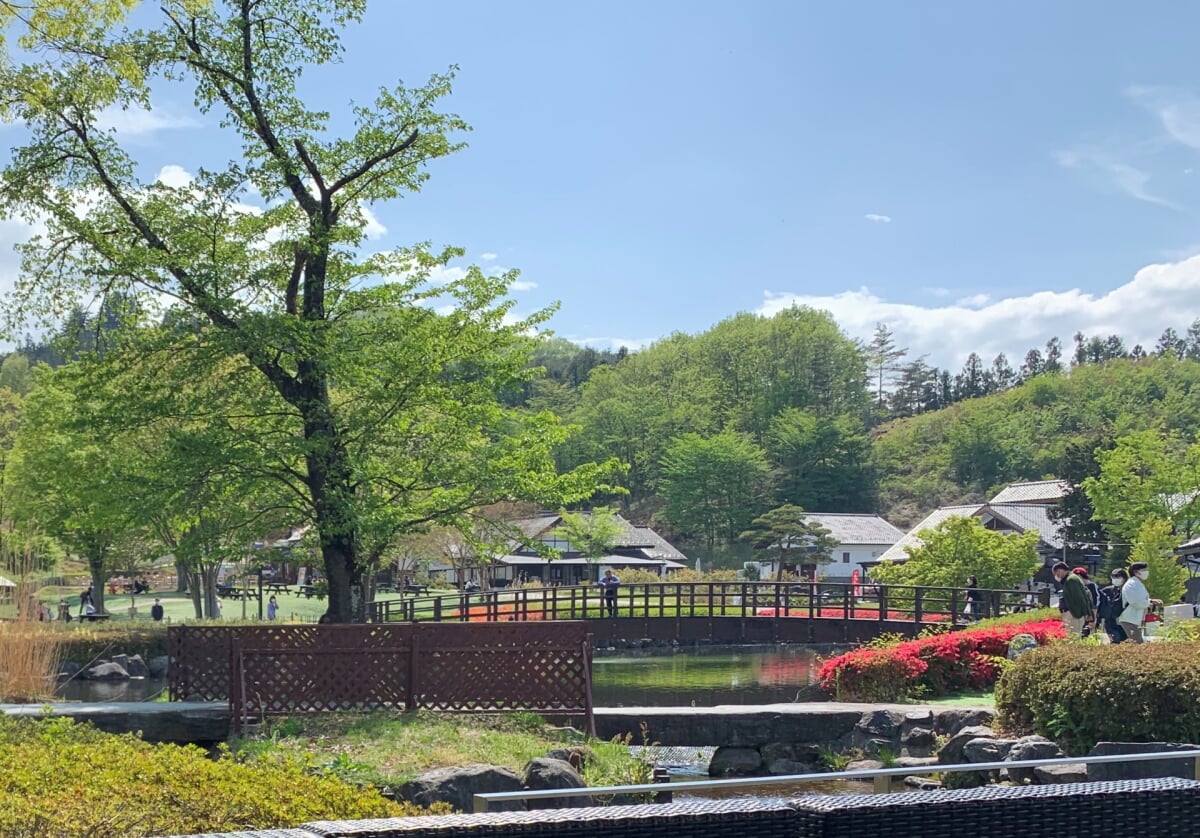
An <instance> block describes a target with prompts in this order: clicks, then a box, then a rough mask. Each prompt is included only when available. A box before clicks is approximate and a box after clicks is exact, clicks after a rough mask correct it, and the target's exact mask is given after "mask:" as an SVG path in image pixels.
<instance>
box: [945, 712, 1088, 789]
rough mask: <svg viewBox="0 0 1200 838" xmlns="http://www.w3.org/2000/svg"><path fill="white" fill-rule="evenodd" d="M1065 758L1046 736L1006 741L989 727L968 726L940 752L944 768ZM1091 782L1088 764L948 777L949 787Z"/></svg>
mask: <svg viewBox="0 0 1200 838" xmlns="http://www.w3.org/2000/svg"><path fill="white" fill-rule="evenodd" d="M1063 756H1065V754H1063V752H1062V749H1061V748H1059V747H1058V745H1056V744H1054V743H1053V742H1051V741H1050V740H1049V739H1046V738H1045V737H1042V736H1022V737H1021V738H1019V739H1004V738H1002V737H999V736H996V735H995V733H993V732H992V729H991V728H990V727H987V726H986V725H973V726H970V727H964V728H962V729H961V730H959V731H958V732H957V733H956V734H954V735H953V736H952V737H950V739H949V740H948V741H947V742H946V744H945V745H943V746H942V747H941V748H940V749H939V750H938V753H937V761H938V764H940V765H961V764H964V763H966V764H974V763H979V764H983V763H989V762H990V763H996V762H1021V761H1024V760H1034V759H1059V758H1061V757H1063ZM1086 780H1087V765H1086V764H1084V763H1082V762H1080V763H1073V764H1070V765H1051V766H1037V767H1036V768H1028V767H1020V766H1018V767H1014V768H1000V769H995V768H992V769H986V770H981V771H968V772H961V773H957V774H949V775H947V785H949V786H952V787H956V788H969V787H974V786H984V785H987V784H988V783H989V782H996V781H1009V782H1012V783H1014V784H1016V785H1028V784H1031V783H1041V784H1052V783H1079V782H1084V781H1086Z"/></svg>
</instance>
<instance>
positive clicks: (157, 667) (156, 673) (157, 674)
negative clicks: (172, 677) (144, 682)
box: [146, 655, 171, 678]
mask: <svg viewBox="0 0 1200 838" xmlns="http://www.w3.org/2000/svg"><path fill="white" fill-rule="evenodd" d="M170 664H171V659H170V658H169V657H168V656H166V655H155V656H154V657H152V658H150V660H149V661H147V662H146V668H147V669H149V670H150V677H151V678H165V677H167V667H168V666H170Z"/></svg>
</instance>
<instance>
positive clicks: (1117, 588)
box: [1096, 567, 1129, 643]
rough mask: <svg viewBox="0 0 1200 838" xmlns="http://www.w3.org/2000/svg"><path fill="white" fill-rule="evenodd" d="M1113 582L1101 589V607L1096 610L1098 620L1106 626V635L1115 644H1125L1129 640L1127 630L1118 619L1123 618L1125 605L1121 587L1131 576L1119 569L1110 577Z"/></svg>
mask: <svg viewBox="0 0 1200 838" xmlns="http://www.w3.org/2000/svg"><path fill="white" fill-rule="evenodd" d="M1108 578H1109V580H1110V581H1111V582H1112V584H1111V585H1109V586H1108V587H1106V588H1101V589H1100V607H1099V608H1097V609H1096V618H1097V619H1098V620H1100V621H1101V623H1102V624H1103V625H1104V633H1105V634H1107V635H1108V639H1109V640H1110V641H1111V642H1113V643H1124V642H1125V641H1126V640H1128V639H1129V636H1128V635H1127V634H1125V629H1123V628H1121V624H1120V623H1119V622H1118V621H1117V618H1118V617H1120V616H1121V611H1122V609H1124V607H1125V606H1124V605H1123V604H1122V603H1121V586H1123V585H1124V584H1125V583H1126V582H1127V581H1128V580H1129V574H1128V573H1126V572H1125V569H1124V568H1121V567H1118V568H1117V569H1116V570H1114V571H1113V572H1112V573H1110V574H1109V576H1108Z"/></svg>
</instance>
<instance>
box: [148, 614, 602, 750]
mask: <svg viewBox="0 0 1200 838" xmlns="http://www.w3.org/2000/svg"><path fill="white" fill-rule="evenodd" d="M167 645H168V650H169V653H170V655H171V665H170V668H169V670H168V682H169V683H168V688H169V692H170V696H171V699H172V700H175V701H178V700H180V699H184V698H202V699H204V700H209V701H219V700H227V701H229V702H230V705H231V708H232V710H233V717H234V723H235V724H236V725H241V724H242V723H244V721H245V720H246V719H249V718H256V717H260V716H265V715H282V714H289V713H305V712H318V711H323V710H371V709H379V708H401V707H403V708H405V709H413V708H416V707H425V708H430V709H436V710H443V711H451V712H467V711H511V710H529V711H532V712H547V713H560V714H563V715H584V716H585V717H586V722H587V725H588V727H589V728H590V727H591V724H592V718H591V715H592V693H591V636H590V635H589V634H588V631H587V624H586V623H583V622H556V623H523V622H514V623H480V624H472V623H426V624H415V623H388V624H368V625H287V626H282V625H271V626H231V627H221V628H214V627H209V626H172V627H170V628H169V629H168V631H167Z"/></svg>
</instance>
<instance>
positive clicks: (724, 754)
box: [708, 746, 763, 777]
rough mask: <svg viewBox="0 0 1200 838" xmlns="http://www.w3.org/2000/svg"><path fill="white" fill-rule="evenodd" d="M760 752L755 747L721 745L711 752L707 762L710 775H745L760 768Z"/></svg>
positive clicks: (751, 773)
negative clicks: (710, 757)
mask: <svg viewBox="0 0 1200 838" xmlns="http://www.w3.org/2000/svg"><path fill="white" fill-rule="evenodd" d="M762 767H763V759H762V754H760V753H759V752H758V749H757V748H730V747H726V746H721V747H719V748H717V750H716V751H714V752H713V755H712V759H711V760H709V763H708V776H710V777H745V776H748V775H753V774H757V773H758V772H759V771H761V770H762Z"/></svg>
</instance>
